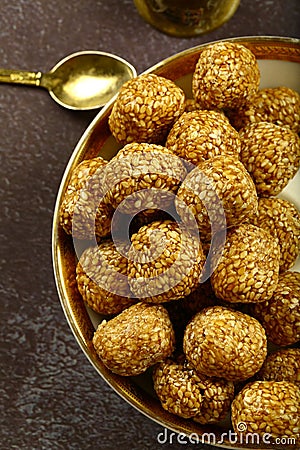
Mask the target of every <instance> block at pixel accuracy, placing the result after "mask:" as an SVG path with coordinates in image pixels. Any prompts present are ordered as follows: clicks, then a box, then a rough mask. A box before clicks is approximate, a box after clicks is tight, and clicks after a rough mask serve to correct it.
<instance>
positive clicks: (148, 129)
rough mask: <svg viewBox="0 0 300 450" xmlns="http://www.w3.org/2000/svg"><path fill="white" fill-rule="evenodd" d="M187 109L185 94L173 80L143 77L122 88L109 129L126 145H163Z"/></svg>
mask: <svg viewBox="0 0 300 450" xmlns="http://www.w3.org/2000/svg"><path fill="white" fill-rule="evenodd" d="M184 107H185V94H184V92H183V90H182V89H181V88H180V87H178V86H177V85H176V84H175V83H174V82H173V81H171V80H168V79H166V78H164V77H161V76H158V75H155V74H145V75H140V76H138V77H136V78H133V79H131V80H129V81H127V82H126V83H124V85H123V86H122V87H121V89H120V91H119V94H118V97H117V99H116V101H115V103H114V105H113V108H112V111H111V114H110V116H109V120H108V124H109V128H110V130H111V133H112V135H113V136H114V137H115V139H116V140H117V141H118V142H119V143H121V144H123V145H125V144H127V143H129V142H148V143H161V142H163V141H164V139H165V137H166V135H167V133H168V132H169V130H170V128H171V127H172V125H173V123H174V121H175V120H176V119H177V117H179V116H180V114H182V113H183V111H184Z"/></svg>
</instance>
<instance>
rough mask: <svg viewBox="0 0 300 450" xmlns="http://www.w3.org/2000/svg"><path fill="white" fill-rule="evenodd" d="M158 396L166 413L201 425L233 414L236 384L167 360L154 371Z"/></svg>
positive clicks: (183, 363)
mask: <svg viewBox="0 0 300 450" xmlns="http://www.w3.org/2000/svg"><path fill="white" fill-rule="evenodd" d="M153 382H154V389H155V391H156V394H157V396H158V398H159V400H160V402H161V404H162V406H163V408H164V409H166V410H167V411H169V412H171V413H172V414H176V415H178V416H180V417H184V418H193V419H194V420H195V421H196V422H200V423H202V424H207V423H216V422H218V421H220V420H222V419H223V418H224V417H225V416H226V414H227V413H228V411H229V410H230V403H231V400H232V399H233V395H234V385H233V383H231V382H229V381H226V380H223V379H219V378H209V377H207V376H205V375H199V374H198V373H197V372H196V371H195V370H194V369H193V368H192V367H191V366H189V364H188V363H186V361H184V360H183V361H182V362H181V361H179V362H177V361H173V360H171V359H167V360H166V361H164V362H162V363H160V364H158V365H157V366H156V367H155V368H154V371H153Z"/></svg>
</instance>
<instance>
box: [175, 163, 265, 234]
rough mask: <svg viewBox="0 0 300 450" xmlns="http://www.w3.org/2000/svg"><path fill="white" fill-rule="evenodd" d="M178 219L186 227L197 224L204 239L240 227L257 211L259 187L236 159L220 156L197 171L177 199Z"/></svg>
mask: <svg viewBox="0 0 300 450" xmlns="http://www.w3.org/2000/svg"><path fill="white" fill-rule="evenodd" d="M175 205H176V210H177V213H178V215H179V216H180V217H181V219H182V220H183V222H184V223H185V224H186V225H190V224H192V223H193V222H192V221H194V220H196V222H197V224H198V228H199V231H200V236H201V237H202V236H204V238H205V239H207V238H208V237H209V236H210V234H211V233H214V232H216V231H218V230H220V229H224V228H226V227H232V226H235V225H239V224H240V223H242V222H243V221H244V220H245V219H247V218H249V217H252V216H253V215H254V214H255V212H256V211H257V206H258V203H257V194H256V189H255V185H254V183H253V181H252V179H251V177H250V175H249V173H248V172H247V171H246V169H245V167H244V166H243V164H242V163H241V162H240V161H239V160H238V159H237V158H235V157H233V156H228V155H219V156H215V157H213V158H210V159H208V160H206V161H204V162H202V163H200V164H199V165H198V167H196V168H195V169H193V170H192V171H191V172H190V173H189V174H188V175H187V177H186V178H185V180H184V181H183V183H182V184H181V186H180V188H179V190H178V192H177V196H176V199H175Z"/></svg>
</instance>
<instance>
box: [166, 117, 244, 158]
mask: <svg viewBox="0 0 300 450" xmlns="http://www.w3.org/2000/svg"><path fill="white" fill-rule="evenodd" d="M165 145H166V147H167V148H169V149H170V150H172V152H174V153H175V154H176V155H178V156H179V157H181V158H183V159H184V160H186V161H188V162H189V163H191V164H193V165H197V164H199V163H201V162H203V161H204V160H206V159H209V158H211V157H213V156H216V155H223V154H226V155H233V156H236V157H238V156H239V153H240V150H241V142H240V136H239V133H238V132H237V131H236V130H235V129H234V128H233V127H232V126H231V125H230V123H229V121H228V119H227V117H225V116H224V115H223V114H222V113H220V112H217V111H206V110H198V111H191V112H185V113H183V114H182V115H181V116H180V117H179V119H178V120H177V121H176V122H175V124H174V125H173V127H172V129H171V131H170V133H169V134H168V137H167V141H166V144H165Z"/></svg>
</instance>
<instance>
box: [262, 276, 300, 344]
mask: <svg viewBox="0 0 300 450" xmlns="http://www.w3.org/2000/svg"><path fill="white" fill-rule="evenodd" d="M253 314H254V316H255V317H256V318H257V319H258V320H259V321H260V322H261V323H262V325H263V327H264V328H265V330H266V333H267V337H268V340H270V341H271V342H273V343H274V344H276V345H280V346H286V345H291V344H294V343H296V342H298V341H299V339H300V273H299V272H290V271H287V272H284V273H282V274H280V275H279V279H278V284H277V286H276V288H275V290H274V292H273V294H272V296H271V298H269V299H268V300H266V301H264V302H262V303H257V304H256V305H254V306H253Z"/></svg>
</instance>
